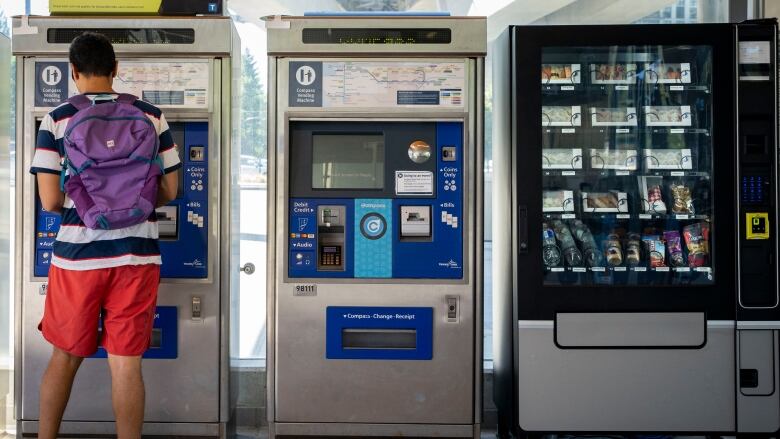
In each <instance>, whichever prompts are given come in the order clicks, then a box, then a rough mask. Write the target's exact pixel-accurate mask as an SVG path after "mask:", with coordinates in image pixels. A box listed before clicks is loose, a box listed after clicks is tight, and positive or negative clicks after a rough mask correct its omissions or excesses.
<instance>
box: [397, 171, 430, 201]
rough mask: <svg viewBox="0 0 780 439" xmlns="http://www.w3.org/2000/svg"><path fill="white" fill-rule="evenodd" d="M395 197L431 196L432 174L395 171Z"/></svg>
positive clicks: (427, 172)
mask: <svg viewBox="0 0 780 439" xmlns="http://www.w3.org/2000/svg"><path fill="white" fill-rule="evenodd" d="M395 194H396V195H433V172H429V171H395Z"/></svg>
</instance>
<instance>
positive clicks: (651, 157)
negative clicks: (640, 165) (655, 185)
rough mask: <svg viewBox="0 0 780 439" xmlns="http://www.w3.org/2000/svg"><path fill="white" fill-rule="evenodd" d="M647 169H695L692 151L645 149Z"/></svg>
mask: <svg viewBox="0 0 780 439" xmlns="http://www.w3.org/2000/svg"><path fill="white" fill-rule="evenodd" d="M644 154H645V166H646V167H647V169H651V170H655V169H693V156H692V155H691V150H690V149H645V150H644Z"/></svg>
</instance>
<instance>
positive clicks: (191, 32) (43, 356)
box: [13, 17, 238, 437]
mask: <svg viewBox="0 0 780 439" xmlns="http://www.w3.org/2000/svg"><path fill="white" fill-rule="evenodd" d="M13 25H14V28H13V31H14V38H13V52H14V55H15V56H16V77H17V90H16V96H17V98H16V105H17V107H16V108H17V110H16V114H17V118H16V124H17V125H16V133H17V134H16V176H17V178H16V212H17V221H16V230H15V234H16V248H15V257H16V261H18V263H17V264H16V272H15V291H16V302H15V303H16V322H17V328H16V342H17V343H16V356H15V359H16V371H17V374H16V384H15V386H16V398H17V399H16V409H17V411H16V418H17V420H18V432H19V434H20V435H34V434H35V433H36V432H37V429H38V423H37V420H38V416H39V413H38V403H39V401H38V391H39V384H40V381H41V376H42V374H43V372H44V370H45V368H46V365H47V363H48V360H49V357H50V355H51V346H50V345H49V343H48V342H46V341H45V340H44V339H43V337H42V336H41V334H40V332H39V331H38V328H37V326H38V322H39V321H40V319H41V317H42V315H43V309H44V302H45V298H46V291H47V275H48V270H49V266H50V262H51V251H52V244H53V243H54V240H55V238H56V236H57V232H58V230H59V227H60V225H61V221H60V216H59V215H58V214H53V213H50V212H46V211H44V210H43V209H42V208H41V205H40V202H39V200H38V197H37V189H36V182H35V177H34V176H33V175H31V174H30V173H29V172H28V171H29V169H30V164H31V162H32V157H33V153H34V150H35V147H36V145H35V141H36V137H37V130H38V127H39V126H40V121H41V119H42V118H43V117H44V116H45V115H46V114H47V113H48V112H50V111H51V110H52V109H53V108H55V107H57V106H58V105H60V104H61V103H62V102H64V101H65V100H66V99H68V97H69V96H72V95H75V94H77V93H78V91H77V89H76V87H75V84H74V83H73V82H72V80H71V79H70V78H71V75H70V68H69V64H68V48H69V45H70V42H71V41H72V40H73V39H74V38H75V37H76V36H78V35H80V34H81V33H83V32H85V31H92V32H97V33H101V34H103V35H105V36H106V37H108V38H109V40H111V42H112V43H113V44H114V49H115V51H116V54H117V59H118V63H119V73H118V75H117V77H116V78H115V79H114V89H115V90H116V91H117V92H124V93H131V94H133V95H135V96H137V97H139V98H141V99H142V100H144V101H147V102H149V103H151V104H154V105H155V106H157V107H159V108H160V109H161V110H162V112H163V114H164V116H165V118H166V120H167V122H168V124H169V126H170V132H171V135H172V137H173V139H174V142H175V143H176V145H177V149H178V152H179V156H180V159H181V162H182V167H181V169H180V170H179V175H180V180H179V193H178V195H177V197H176V199H175V200H174V201H172V202H171V203H170V204H169V205H167V206H164V207H162V208H160V209H158V210H157V223H158V225H159V234H160V250H161V253H162V260H163V265H162V267H161V275H162V280H161V284H160V288H159V293H158V301H157V310H156V313H155V317H154V329H153V331H152V339H151V341H150V345H151V347H150V349H149V350H148V351H147V352H146V354H145V355H144V358H145V360H144V363H143V373H144V381H145V383H146V416H145V418H144V419H145V425H144V434H149V435H158V436H206V437H217V436H224V434H225V426H226V423H227V419H228V406H227V404H228V398H227V392H228V386H227V379H228V352H227V347H228V343H227V340H228V331H227V328H228V320H227V319H228V310H229V287H230V284H229V280H230V276H229V274H228V273H227V270H228V268H229V262H230V260H229V249H230V240H229V230H230V229H229V225H230V221H229V219H230V217H229V211H230V209H229V206H230V203H229V195H230V191H229V188H230V176H229V174H230V173H229V170H230V168H229V165H230V124H231V118H230V114H231V85H232V84H231V78H232V77H233V67H232V65H233V63H232V56H233V53H235V47H234V46H235V45H236V44H237V42H238V39H237V36H236V34H235V32H234V27H233V24H232V21H231V20H230V19H229V18H228V17H209V18H192V19H188V20H180V19H175V18H99V17H96V18H72V17H16V18H14V21H13ZM99 330H100V328H98V327H96V328H95V331H99ZM105 357H106V352H105V351H104V350H103V349H102V348H101V349H99V350H98V352H97V354H95V355H94V356H93V358H87V359H85V360H84V362H83V363H82V365H81V369H80V370H79V373H78V375H77V377H76V381H75V384H74V387H73V392H72V394H71V400H70V403H69V404H68V408H67V410H66V412H65V416H64V419H63V423H62V429H61V432H62V433H63V434H78V435H106V434H112V433H113V432H114V425H113V422H112V421H113V419H114V414H113V411H112V405H111V384H110V375H109V370H108V364H107V362H106V360H105V359H103V358H105Z"/></svg>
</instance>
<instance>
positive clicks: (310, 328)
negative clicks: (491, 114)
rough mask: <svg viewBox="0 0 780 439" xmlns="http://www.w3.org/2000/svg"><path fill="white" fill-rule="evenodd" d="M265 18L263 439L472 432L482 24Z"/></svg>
mask: <svg viewBox="0 0 780 439" xmlns="http://www.w3.org/2000/svg"><path fill="white" fill-rule="evenodd" d="M266 27H267V29H268V53H269V56H270V58H269V69H268V70H269V84H270V86H269V90H270V95H269V96H270V97H269V112H268V114H269V137H268V139H269V142H268V144H269V160H268V163H269V166H268V169H269V171H270V175H269V180H268V181H269V189H268V199H269V200H272V201H271V202H270V203H269V220H268V224H269V243H268V260H269V261H271V262H270V263H269V265H268V398H269V402H268V420H269V424H270V436H271V437H281V436H295V437H300V436H355V437H370V436H382V437H389V436H412V437H432V436H435V437H472V438H477V437H479V430H480V428H479V427H480V419H481V396H480V395H481V375H482V349H481V346H482V319H481V315H482V308H481V303H482V290H481V274H480V271H481V268H482V266H481V264H482V223H481V220H482V218H481V210H482V198H481V193H482V136H483V126H482V111H483V94H482V93H483V83H484V70H483V68H484V64H483V63H484V56H485V51H486V42H485V41H486V38H485V35H486V21H485V19H484V18H454V17H446V16H436V17H410V16H381V17H376V16H374V17H371V16H351V17H332V16H331V17H328V16H316V17H313V16H306V17H271V18H268V19H267V21H266Z"/></svg>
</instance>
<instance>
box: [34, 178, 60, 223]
mask: <svg viewBox="0 0 780 439" xmlns="http://www.w3.org/2000/svg"><path fill="white" fill-rule="evenodd" d="M37 177H38V196H39V197H40V198H41V206H42V207H43V210H45V211H47V212H55V213H62V205H63V204H64V203H65V194H64V193H63V192H62V190H60V176H59V175H55V174H47V173H44V172H40V173H38V175H37Z"/></svg>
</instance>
